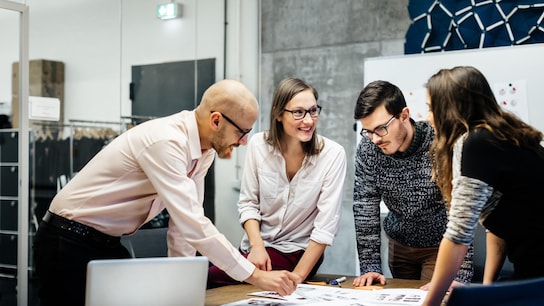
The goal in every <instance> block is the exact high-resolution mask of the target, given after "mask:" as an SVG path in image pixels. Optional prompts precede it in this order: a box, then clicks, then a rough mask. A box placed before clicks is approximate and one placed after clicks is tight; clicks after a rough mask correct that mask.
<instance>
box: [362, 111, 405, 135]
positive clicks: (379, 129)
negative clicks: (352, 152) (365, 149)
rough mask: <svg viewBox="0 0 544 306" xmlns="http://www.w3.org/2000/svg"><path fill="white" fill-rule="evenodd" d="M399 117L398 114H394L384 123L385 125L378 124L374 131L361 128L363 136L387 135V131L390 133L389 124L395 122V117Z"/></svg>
mask: <svg viewBox="0 0 544 306" xmlns="http://www.w3.org/2000/svg"><path fill="white" fill-rule="evenodd" d="M396 117H397V115H393V117H391V118H390V119H389V120H388V121H387V123H386V124H383V125H380V126H378V127H377V128H375V129H374V130H373V131H369V130H367V129H362V130H361V136H363V137H370V135H371V134H376V135H378V136H380V137H383V136H385V135H387V133H389V131H387V128H388V127H389V125H390V124H391V122H393V120H395V118H396Z"/></svg>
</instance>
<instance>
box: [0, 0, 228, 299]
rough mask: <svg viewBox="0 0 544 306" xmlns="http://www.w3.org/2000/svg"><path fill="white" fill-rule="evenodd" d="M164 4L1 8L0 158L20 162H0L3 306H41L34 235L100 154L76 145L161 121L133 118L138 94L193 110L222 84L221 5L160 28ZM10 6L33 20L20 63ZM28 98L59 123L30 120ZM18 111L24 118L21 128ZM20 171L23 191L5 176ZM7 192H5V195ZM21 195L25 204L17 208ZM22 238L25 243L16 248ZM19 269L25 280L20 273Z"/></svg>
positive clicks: (218, 0)
mask: <svg viewBox="0 0 544 306" xmlns="http://www.w3.org/2000/svg"><path fill="white" fill-rule="evenodd" d="M167 2H171V1H149V0H114V1H112V0H94V1H87V0H71V1H65V0H48V1H30V0H26V1H22V0H21V1H17V2H10V1H4V0H0V29H2V30H0V40H1V41H2V50H1V51H0V68H1V69H0V142H1V143H0V149H1V150H0V153H1V154H2V155H0V157H1V158H4V157H5V158H8V156H9V155H10V154H12V155H13V154H15V156H20V154H23V155H25V157H26V158H25V159H23V160H22V161H21V160H19V159H18V158H17V159H15V160H13V159H10V160H6V161H5V162H4V161H3V160H0V163H1V164H0V165H1V166H2V169H4V168H5V169H7V170H6V171H2V176H1V177H0V200H1V204H2V206H0V249H1V250H2V251H1V252H0V286H1V287H0V294H2V297H1V298H0V306H3V305H15V304H18V305H37V303H38V301H37V297H36V295H37V292H36V288H35V286H34V282H35V278H36V276H35V275H34V273H33V265H32V254H31V251H32V237H33V233H34V232H35V231H36V229H37V226H38V225H39V222H40V220H41V217H42V216H43V214H44V213H45V211H46V210H47V207H48V205H49V202H50V201H51V199H52V197H53V196H54V195H55V193H56V192H57V191H58V189H59V188H61V187H62V186H63V185H64V184H65V183H66V182H67V181H69V180H70V178H71V177H72V176H73V175H75V174H76V173H77V171H78V170H79V169H81V167H82V166H83V165H84V164H85V163H86V162H87V161H88V160H89V159H90V158H91V157H92V155H93V154H94V153H96V150H99V149H100V148H99V147H95V149H94V150H85V151H83V150H78V148H77V145H78V140H81V139H82V138H81V137H87V138H93V137H99V138H100V140H104V139H105V138H109V137H115V136H116V135H118V134H119V133H121V132H122V131H124V130H125V129H127V128H130V126H132V125H133V124H137V123H138V122H140V121H141V120H142V118H143V119H149V118H152V117H157V116H159V115H165V114H163V113H156V112H155V113H154V112H153V111H152V110H149V111H147V110H145V108H144V110H141V109H139V110H137V112H136V113H135V107H134V105H135V100H136V98H138V97H140V96H142V97H144V98H143V101H142V100H140V102H139V103H141V104H143V105H144V106H153V105H155V106H156V105H160V106H164V103H174V104H173V105H170V106H169V107H172V108H170V109H171V110H174V109H176V107H178V108H179V110H182V109H192V108H194V107H195V106H196V105H197V104H198V101H200V97H201V95H202V92H203V89H205V88H206V87H207V85H209V84H210V83H213V82H215V81H216V80H219V79H223V78H224V57H225V3H226V2H225V1H224V0H187V1H180V2H179V3H180V5H181V13H180V15H179V16H178V17H179V18H174V19H170V20H160V19H158V18H157V9H158V5H159V4H161V3H167ZM14 4H15V5H16V6H20V7H25V8H28V10H29V12H30V14H29V15H27V16H29V17H28V28H27V30H28V34H27V37H26V39H28V42H29V43H28V45H25V47H24V48H25V49H26V50H24V51H25V52H26V56H27V58H26V61H27V63H25V60H23V59H22V58H21V57H20V54H21V50H20V47H21V46H22V45H21V43H20V41H21V38H22V37H23V36H24V35H23V33H21V32H20V25H21V19H20V18H21V13H20V12H19V11H17V10H15V11H14V10H13V9H6V8H5V6H9V7H10V8H12V7H13V5H14ZM5 29H9V31H6V30H5ZM23 53H24V52H23ZM20 65H22V67H20ZM19 67H20V68H19ZM150 67H151V68H153V67H159V68H161V69H160V70H159V72H158V73H157V74H156V75H154V76H152V77H150V75H149V73H148V74H147V75H143V74H142V73H141V71H142V70H145V69H142V68H150ZM176 67H181V68H180V69H178V71H174V72H175V73H177V74H174V77H170V74H167V73H169V72H171V71H172V70H175V68H176ZM187 67H189V68H187ZM25 69H26V70H25ZM139 69H140V70H139ZM21 71H25V73H28V78H26V79H25V78H24V76H25V74H23V73H21ZM139 71H140V72H139ZM145 71H147V70H145ZM138 73H139V74H138ZM142 76H145V77H142ZM165 76H169V77H165ZM203 76H205V77H204V80H203ZM138 77H139V81H142V79H143V81H145V82H147V83H145V82H144V83H143V84H144V85H145V87H146V88H152V89H151V90H147V91H146V94H145V95H143V94H141V92H139V91H138V90H139V89H140V87H138V86H143V85H141V84H135V83H136V82H135V80H136V79H137V78H138ZM178 77H179V79H178ZM21 80H24V82H22V83H21ZM157 80H160V82H159V83H161V84H163V83H170V84H171V86H177V87H183V88H185V91H184V92H176V91H173V92H170V93H169V95H170V96H167V95H166V96H165V93H166V94H167V93H168V92H167V91H168V90H167V89H164V88H162V87H159V88H156V87H155V88H154V87H153V86H151V85H156V84H151V85H150V86H148V85H149V82H151V83H153V81H155V83H157ZM25 82H27V83H25ZM20 84H27V85H26V87H24V86H23V87H21V88H20V89H21V90H23V89H24V88H27V91H26V92H27V93H26V95H27V97H26V99H24V101H26V102H25V103H23V104H25V105H20V104H21V103H18V102H13V100H12V99H15V96H16V94H15V93H17V92H18V91H19V88H18V87H16V86H19V85H20ZM172 95H173V96H174V99H172ZM28 96H32V97H33V96H38V97H49V98H55V99H58V101H59V105H60V107H59V108H58V109H59V119H58V120H52V121H51V120H38V119H32V120H30V119H28V116H27V114H28V111H29V110H28V104H26V103H27V102H28ZM23 98H24V97H23ZM17 99H18V97H17ZM176 99H177V100H176ZM166 101H170V102H166ZM176 103H179V105H178V104H176ZM156 108H157V107H156ZM157 109H165V107H158V108H157ZM30 111H33V109H31V110H30ZM19 113H22V117H23V118H25V119H21V120H19V115H18V114H19ZM3 120H8V123H9V124H11V126H8V125H4V121H3ZM13 131H15V132H16V133H15V134H13V133H11V132H13ZM20 131H25V132H22V134H23V137H18V138H20V139H15V140H14V139H13V137H17V136H21V135H20V133H21V132H20ZM97 132H98V133H97ZM13 135H15V136H13ZM97 135H98V136H97ZM19 141H22V143H24V145H23V148H24V150H23V151H21V150H20V149H19V151H18V152H16V153H13V152H12V151H11V150H12V149H10V147H9V144H10V143H11V142H15V143H16V144H17V143H19V147H18V148H21V146H20V145H21V143H20V142H19ZM15 147H16V149H17V146H15ZM74 152H79V153H78V154H77V155H76V154H74ZM82 152H84V153H85V154H83V153H82ZM17 153H18V154H19V155H17ZM21 165H22V167H21ZM14 167H15V168H14ZM17 167H19V168H22V169H23V170H25V173H26V179H27V180H26V183H24V182H25V181H24V179H23V180H22V179H21V177H19V178H18V177H17V176H15V177H13V175H12V176H9V174H10V172H9V171H12V172H13V171H15V172H16V171H17ZM16 173H17V172H16ZM19 176H20V175H19ZM18 183H23V184H22V186H21V188H20V191H21V190H22V192H19V193H18V194H17V193H15V194H13V190H17V185H18ZM4 184H12V185H14V186H15V187H13V186H11V187H10V186H7V185H4ZM6 186H7V187H6ZM4 191H6V192H7V193H6V194H2V193H1V192H4ZM8 191H9V192H8ZM21 197H23V199H27V200H25V201H18V200H19V199H20V198H21ZM18 202H19V203H18ZM23 202H24V203H23ZM21 204H23V205H24V206H25V207H23V208H24V209H22V207H21V206H20V205H21ZM211 205H212V206H213V199H212V203H211ZM21 212H22V214H21ZM19 216H25V217H24V218H20V217H19ZM26 216H28V217H26ZM20 220H24V222H22V223H21V222H20ZM21 234H23V235H28V237H27V238H26V239H24V240H21V239H20V236H21ZM21 241H23V244H24V247H21V246H20V244H21ZM25 241H26V243H24V242H25ZM21 266H22V267H23V271H25V270H28V274H27V273H19V274H18V272H17V271H21V270H20V269H21ZM18 269H19V270H18ZM21 274H25V275H21ZM6 303H7V304H6Z"/></svg>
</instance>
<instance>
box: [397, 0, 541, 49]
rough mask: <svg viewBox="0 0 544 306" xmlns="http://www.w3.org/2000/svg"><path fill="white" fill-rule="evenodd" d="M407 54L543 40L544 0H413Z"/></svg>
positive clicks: (407, 38)
mask: <svg viewBox="0 0 544 306" xmlns="http://www.w3.org/2000/svg"><path fill="white" fill-rule="evenodd" d="M408 13H409V15H410V18H411V19H412V24H411V25H410V27H409V28H408V31H407V33H406V43H405V45H404V52H405V53H406V54H413V53H425V52H437V51H448V50H460V49H476V48H486V47H497V46H511V45H522V44H533V43H541V42H544V1H535V0H532V1H529V0H525V1H523V0H522V1H512V0H502V1H501V0H487V1H477V0H410V2H409V4H408Z"/></svg>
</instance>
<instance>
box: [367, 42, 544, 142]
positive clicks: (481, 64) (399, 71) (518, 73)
mask: <svg viewBox="0 0 544 306" xmlns="http://www.w3.org/2000/svg"><path fill="white" fill-rule="evenodd" d="M454 66H474V67H476V68H477V69H478V70H480V71H481V72H482V73H483V74H484V75H485V77H486V78H487V80H488V82H489V84H490V85H491V88H492V89H493V91H494V93H495V97H496V98H497V102H499V104H501V106H503V107H504V108H505V109H507V110H509V111H512V112H513V113H515V114H516V115H518V117H520V118H521V119H523V120H524V121H526V122H528V123H529V124H531V125H532V126H533V127H535V128H537V129H539V130H540V131H543V132H544V44H532V45H523V46H508V47H495V48H484V49H473V50H462V51H447V52H439V53H438V52H437V53H426V54H413V55H404V56H392V57H376V58H367V59H366V60H365V62H364V80H365V86H366V84H368V83H370V82H372V81H375V80H385V81H389V82H391V83H393V84H395V85H397V86H398V87H399V88H400V89H401V90H402V91H403V93H404V96H405V98H406V103H407V105H408V106H409V108H410V112H411V116H412V117H413V118H414V119H415V120H424V119H425V117H426V112H427V108H426V106H425V97H426V91H425V83H426V82H427V80H428V79H429V77H431V76H432V75H433V74H435V73H436V72H438V70H440V69H442V68H452V67H454Z"/></svg>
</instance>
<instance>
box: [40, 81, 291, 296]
mask: <svg viewBox="0 0 544 306" xmlns="http://www.w3.org/2000/svg"><path fill="white" fill-rule="evenodd" d="M257 115H258V105H257V100H256V99H255V96H254V95H253V94H252V93H251V92H250V91H249V90H248V89H247V87H245V86H244V85H243V84H241V83H240V82H237V81H234V80H223V81H219V82H217V83H215V84H214V85H212V86H211V87H210V88H208V89H207V90H206V92H205V93H204V95H203V97H202V101H201V103H200V105H199V106H198V107H197V108H196V109H194V110H192V111H182V112H179V113H176V114H173V115H170V116H167V117H163V118H158V119H154V120H150V121H147V122H145V123H142V124H140V125H138V126H136V127H134V128H132V129H130V130H128V131H126V132H125V133H123V134H121V135H120V136H118V137H117V138H115V140H113V141H112V142H111V143H110V144H109V145H107V146H106V147H105V148H103V149H102V150H101V151H100V152H99V153H98V154H97V155H96V156H95V157H94V158H93V159H92V160H91V161H89V163H88V164H87V165H86V166H85V167H84V168H83V169H82V170H81V171H80V172H79V173H78V174H77V175H76V176H75V177H74V178H73V179H72V180H71V181H70V182H69V183H68V184H67V185H66V186H65V187H64V188H63V189H62V190H61V191H60V192H59V193H58V194H57V195H56V196H55V198H54V199H53V201H52V202H51V205H50V207H49V210H48V212H47V213H46V215H45V217H44V219H43V220H42V222H41V224H40V226H39V229H38V232H37V233H36V239H35V242H34V256H35V263H36V272H37V274H38V280H39V285H40V291H39V296H40V300H41V303H42V305H84V299H85V277H86V267H87V263H88V262H89V261H90V260H93V259H113V258H128V257H130V255H129V253H128V251H127V250H126V249H125V248H124V247H123V246H122V244H121V243H120V237H121V236H124V235H130V234H133V233H134V232H136V231H137V230H138V229H139V228H140V227H141V226H142V225H143V224H145V223H146V222H148V221H149V220H151V219H153V218H154V217H155V216H156V215H157V214H159V213H160V212H161V211H162V210H163V209H164V208H166V209H167V210H168V213H169V215H170V222H169V227H168V236H167V244H168V255H169V256H194V255H195V253H196V251H199V252H200V253H201V254H202V255H204V256H207V257H208V258H209V259H210V261H211V262H212V263H214V264H215V265H216V266H218V267H220V268H221V269H223V270H224V271H226V272H227V273H228V274H229V275H230V276H231V277H232V278H234V279H237V280H240V281H246V282H248V283H251V284H254V285H257V286H258V287H260V288H262V289H263V290H272V291H276V292H278V293H279V294H281V295H288V294H291V293H292V292H293V291H294V289H295V282H294V281H295V279H296V278H295V277H294V275H292V274H291V273H290V272H287V271H268V272H267V271H261V270H259V269H256V268H255V266H254V265H253V264H251V263H250V262H249V261H248V260H246V259H245V258H244V257H243V256H242V255H241V254H240V252H239V251H238V250H237V249H236V248H235V247H233V246H232V245H231V244H230V243H229V242H228V240H226V238H225V236H223V235H222V234H221V233H219V231H218V230H217V229H216V228H215V226H214V225H213V224H212V223H211V222H210V220H209V219H208V218H206V217H205V216H204V210H203V207H202V203H203V198H204V177H205V175H206V173H207V171H208V168H209V167H210V165H211V164H212V162H213V160H214V157H215V154H216V153H217V155H218V156H219V157H222V158H228V157H230V155H231V153H232V150H233V149H234V148H235V147H238V146H239V145H245V144H246V143H247V134H248V133H249V132H250V131H251V128H252V126H253V124H254V123H255V121H256V120H257ZM180 285H183V284H180Z"/></svg>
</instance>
